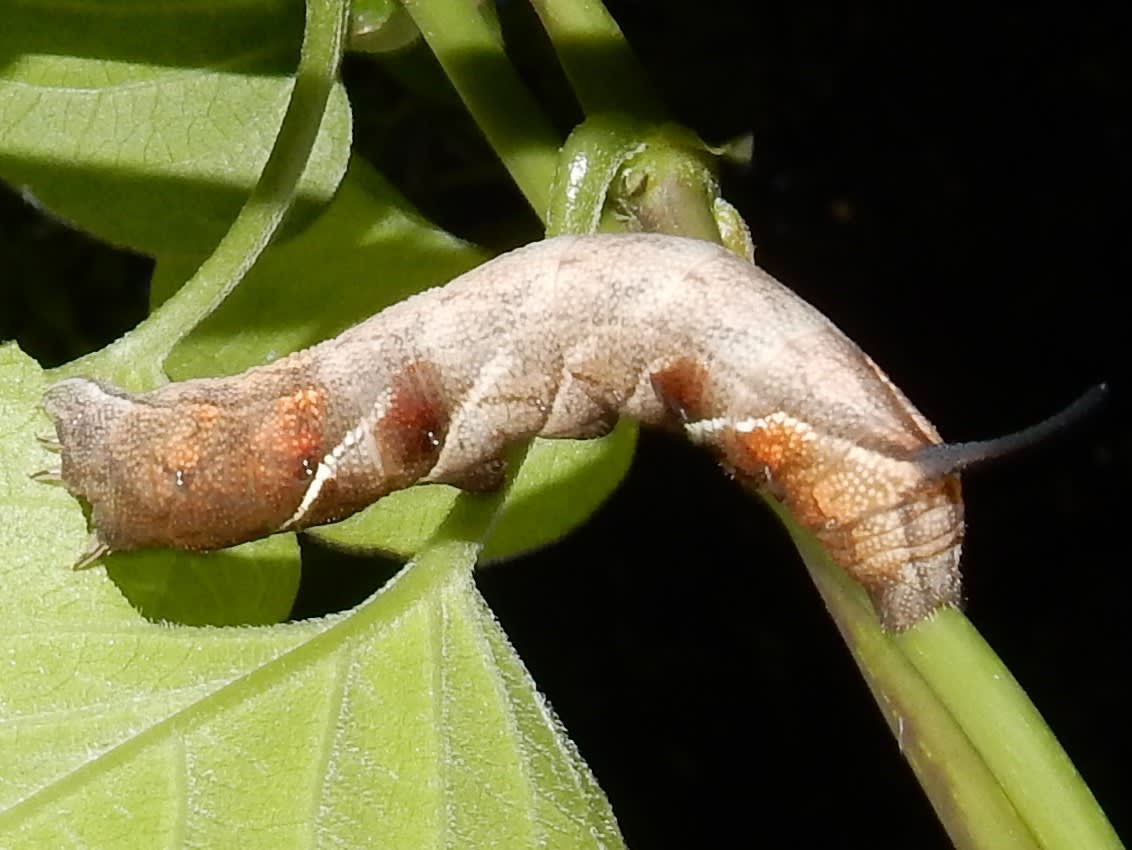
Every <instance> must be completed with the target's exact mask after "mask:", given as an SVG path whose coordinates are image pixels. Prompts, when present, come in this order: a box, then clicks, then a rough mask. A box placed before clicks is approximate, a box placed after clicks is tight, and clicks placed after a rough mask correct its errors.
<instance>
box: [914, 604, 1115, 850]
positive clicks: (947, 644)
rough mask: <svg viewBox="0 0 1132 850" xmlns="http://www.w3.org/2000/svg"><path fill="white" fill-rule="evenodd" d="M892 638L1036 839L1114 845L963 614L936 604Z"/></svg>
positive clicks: (1066, 847)
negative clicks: (933, 612) (933, 611)
mask: <svg viewBox="0 0 1132 850" xmlns="http://www.w3.org/2000/svg"><path fill="white" fill-rule="evenodd" d="M892 640H893V642H894V643H895V644H896V645H897V646H898V647H900V649H901V651H902V652H903V653H904V655H905V657H907V658H908V659H909V661H910V662H911V663H912V665H913V666H915V668H916V670H917V671H918V672H919V673H920V675H921V676H922V677H923V679H924V681H925V682H926V683H927V685H928V686H929V687H930V688H931V689H932V690H933V691H934V692H935V693H936V694H937V696H938V697H939V700H940V702H941V703H942V704H943V705H944V707H945V708H946V709H947V710H948V711H949V712H950V714H951V716H952V717H954V718H955V720H956V722H957V723H958V724H959V725H960V726H961V727H962V728H963V730H964V732H965V733H966V735H967V737H968V738H969V739H970V741H971V744H972V745H973V746H974V748H975V749H976V750H977V751H978V752H979V754H980V755H981V756H982V758H983V759H984V761H985V762H986V764H987V766H988V767H989V769H990V770H991V771H992V772H993V773H994V775H995V777H996V778H997V780H998V782H999V783H1000V785H1001V786H1002V788H1003V791H1004V792H1005V793H1006V795H1007V797H1009V799H1010V801H1011V803H1013V805H1014V808H1015V809H1016V810H1017V811H1018V813H1019V815H1020V816H1021V818H1022V819H1023V820H1024V821H1025V822H1026V824H1027V826H1028V827H1029V828H1030V831H1031V832H1032V833H1033V834H1034V835H1035V836H1036V837H1037V839H1038V844H1039V846H1041V847H1042V848H1045V850H1081V848H1088V850H1100V848H1118V847H1120V846H1122V845H1121V843H1120V839H1119V838H1118V837H1117V836H1116V833H1115V832H1114V831H1113V829H1112V826H1111V825H1110V824H1109V822H1108V820H1107V819H1106V818H1105V816H1104V813H1103V812H1101V810H1100V807H1099V806H1098V805H1097V801H1096V799H1095V798H1094V797H1093V794H1092V792H1091V791H1090V790H1089V789H1088V787H1087V786H1086V785H1085V783H1084V781H1082V779H1081V776H1080V775H1079V774H1078V773H1077V770H1076V769H1075V768H1074V767H1073V763H1072V762H1071V761H1070V760H1069V756H1067V755H1066V753H1065V751H1064V750H1063V749H1062V748H1061V745H1060V744H1058V742H1057V739H1056V738H1054V735H1053V732H1051V731H1050V729H1049V727H1048V726H1047V725H1046V723H1045V721H1044V720H1043V719H1042V716H1041V715H1040V714H1039V713H1038V710H1037V709H1036V708H1035V707H1034V704H1033V703H1032V702H1030V699H1029V698H1028V697H1027V696H1026V694H1025V692H1024V691H1023V690H1022V688H1021V686H1019V684H1018V682H1017V680H1015V678H1014V677H1013V676H1012V675H1011V674H1010V671H1009V670H1008V669H1007V668H1006V666H1005V665H1004V664H1003V663H1002V661H1001V660H1000V659H999V658H998V656H997V655H995V653H994V651H993V650H992V649H991V648H990V646H988V645H987V643H986V642H985V641H984V640H983V638H982V636H981V635H980V634H979V633H978V632H977V631H976V630H975V628H974V626H973V625H971V623H970V621H968V620H967V618H965V617H964V616H963V615H962V614H961V613H959V612H958V611H955V610H949V611H944V612H941V614H939V615H938V616H936V617H934V618H933V619H932V620H930V621H928V622H926V623H922V624H921V625H919V626H916V627H915V628H912V629H909V630H908V631H906V632H903V633H901V634H898V635H894V636H893V637H892Z"/></svg>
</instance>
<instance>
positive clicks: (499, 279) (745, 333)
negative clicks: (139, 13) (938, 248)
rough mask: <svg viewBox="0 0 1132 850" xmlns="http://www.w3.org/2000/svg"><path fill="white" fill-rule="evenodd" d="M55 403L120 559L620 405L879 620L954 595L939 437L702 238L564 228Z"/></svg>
mask: <svg viewBox="0 0 1132 850" xmlns="http://www.w3.org/2000/svg"><path fill="white" fill-rule="evenodd" d="M44 407H45V409H46V410H47V412H48V413H49V415H50V416H51V417H52V418H53V420H54V423H55V428H56V433H57V436H58V440H59V443H60V447H61V453H62V469H61V477H62V480H63V483H64V484H65V485H66V487H67V488H68V490H69V491H70V492H71V493H73V494H74V495H76V496H79V497H81V498H83V499H85V500H86V501H87V502H88V503H89V504H90V505H91V509H92V523H93V527H94V534H95V536H96V539H97V541H98V543H99V545H100V546H101V547H102V548H103V549H104V550H107V551H113V550H125V549H137V548H142V547H150V546H173V547H178V548H185V549H195V550H208V549H216V548H221V547H224V546H230V545H233V544H236V543H240V542H244V541H247V540H251V539H255V538H258V537H262V536H265V535H268V534H271V533H274V532H276V531H280V530H285V529H300V528H304V527H308V526H312V525H318V524H321V523H326V522H331V521H334V520H338V519H341V518H343V517H346V516H348V515H350V514H352V513H354V512H356V511H358V510H360V509H361V508H363V507H365V506H367V505H369V504H371V503H372V502H374V501H375V500H377V499H378V498H380V497H381V496H383V495H385V494H387V493H389V492H391V491H394V490H397V489H401V488H404V487H408V486H410V485H412V484H415V483H423V482H446V483H450V484H455V485H457V486H461V487H465V488H470V489H484V488H490V487H491V486H493V485H494V484H496V483H497V482H498V481H499V480H500V476H501V472H502V465H501V463H502V462H501V457H502V453H503V451H504V449H505V448H506V447H507V446H508V445H509V444H511V443H513V442H515V441H520V440H526V439H528V438H531V437H534V436H540V435H541V436H544V437H563V438H567V437H569V438H586V437H594V436H597V435H600V434H603V433H605V432H607V431H608V430H609V429H610V428H611V427H612V425H613V424H614V423H615V422H616V420H617V419H618V418H619V417H623V416H624V417H629V418H632V419H634V420H637V421H638V422H640V423H642V424H644V425H650V426H660V427H667V428H675V429H681V430H682V431H684V432H685V433H686V434H687V435H688V436H689V437H690V438H691V439H692V440H693V441H694V442H696V443H699V444H702V445H704V446H706V447H707V448H709V449H710V450H712V451H713V452H714V453H715V454H716V455H717V456H718V457H719V459H720V460H721V462H722V464H723V465H724V466H725V467H726V468H727V469H728V470H729V471H730V472H732V473H733V474H734V475H736V476H737V477H739V478H740V479H742V480H743V481H744V482H746V483H749V484H751V485H752V486H755V487H764V488H769V489H770V490H771V492H773V494H774V495H775V496H776V497H778V498H780V499H781V500H782V501H783V502H784V503H785V504H786V506H787V507H788V508H789V509H790V511H791V512H792V513H793V514H794V516H795V517H796V518H797V519H798V520H799V521H800V522H801V523H802V524H804V525H805V526H807V527H808V528H810V529H811V530H813V531H814V532H815V533H816V535H817V536H818V538H819V539H820V540H821V541H822V542H823V544H824V545H825V546H826V548H827V549H828V551H829V552H830V554H831V556H832V557H833V558H834V560H835V561H836V562H837V563H838V564H840V565H841V566H842V567H843V568H844V569H845V570H847V571H848V572H849V573H850V574H851V575H852V576H854V577H855V578H856V579H857V580H859V581H860V582H861V583H862V584H863V585H864V586H865V588H866V589H867V590H868V592H869V594H870V595H871V597H872V599H873V601H874V604H875V606H876V608H877V611H878V614H879V616H880V618H881V620H882V622H883V623H884V625H885V626H886V627H889V628H896V629H899V628H905V627H908V626H910V625H912V624H914V623H916V622H918V621H919V620H921V619H923V618H925V617H928V616H930V615H931V614H932V613H933V612H934V611H936V610H937V609H939V608H940V607H942V606H947V605H954V604H956V603H957V602H958V599H959V592H960V574H959V555H960V548H961V542H962V537H963V503H962V499H961V496H960V488H959V481H958V477H957V475H956V474H955V473H954V471H953V469H941V468H940V465H939V464H938V463H928V462H925V461H923V460H921V454H920V453H922V452H923V451H924V450H925V449H927V448H928V447H931V446H938V445H939V444H940V438H939V435H938V434H937V433H936V431H935V429H934V428H933V427H932V425H931V424H930V423H929V422H928V421H927V420H926V419H925V418H924V417H923V416H921V415H920V413H919V412H918V411H917V410H916V409H915V408H914V407H913V406H912V404H911V403H910V402H909V401H908V400H907V399H906V398H905V396H904V395H903V394H902V393H901V392H900V391H899V390H898V389H897V388H896V387H895V386H893V384H892V383H891V382H890V381H889V380H888V378H887V377H886V376H885V375H884V373H883V372H882V371H881V370H880V369H879V368H878V367H877V366H876V365H875V364H874V363H873V362H872V361H871V360H870V359H869V358H868V357H867V356H866V355H865V354H864V353H863V352H862V351H861V350H860V349H859V348H857V346H856V345H854V344H853V343H852V342H851V341H850V340H849V339H848V338H846V337H845V336H844V335H843V334H842V333H841V332H840V331H838V330H837V328H835V327H834V326H833V325H832V324H831V323H830V322H829V320H827V319H826V318H825V317H824V316H822V315H821V314H820V313H819V312H818V311H817V310H815V309H814V308H813V307H811V306H810V305H808V304H807V303H805V302H804V301H802V300H801V299H800V298H799V297H798V296H796V295H795V294H793V293H792V292H790V291H789V290H788V289H786V288H785V287H784V286H782V285H781V284H779V283H778V282H777V281H775V280H774V279H773V278H772V277H770V276H769V275H768V274H766V273H765V272H763V271H762V270H760V269H758V268H757V267H756V266H754V265H752V264H751V263H749V262H747V261H745V260H743V259H741V258H739V257H737V256H735V255H733V254H731V253H730V252H728V251H726V250H724V249H723V248H721V247H719V246H717V245H713V244H710V243H706V242H700V241H696V240H691V239H684V238H678V237H671V236H660V235H650V234H628V235H597V236H582V237H570V236H564V237H557V238H554V239H549V240H546V241H543V242H539V243H535V244H533V245H529V246H526V247H524V248H520V249H518V250H516V251H513V252H511V253H509V254H505V255H503V256H500V257H497V258H496V259H494V260H492V261H490V262H488V263H486V264H484V265H482V266H480V267H478V268H476V269H474V270H472V271H470V272H468V273H466V274H464V275H462V276H461V277H459V278H457V279H455V280H454V281H452V282H451V283H449V284H448V285H447V286H444V287H440V288H437V289H433V290H429V291H427V292H423V293H421V294H419V295H416V296H414V297H412V298H409V299H407V300H406V301H403V302H401V303H399V304H396V305H394V306H392V307H390V308H388V309H387V310H384V311H383V312H381V313H379V314H377V315H376V316H374V317H372V318H370V319H368V320H366V321H364V322H362V323H361V324H359V325H357V326H355V327H353V328H351V329H350V330H347V331H346V332H344V333H343V334H341V335H340V336H338V337H336V338H334V339H331V340H328V341H326V342H323V343H321V344H319V345H316V346H314V347H312V348H310V349H307V350H305V351H301V352H298V353H296V354H292V355H290V356H288V357H285V358H282V359H280V360H278V361H276V362H274V363H271V364H269V365H266V366H261V367H257V368H253V369H250V370H248V371H247V372H245V373H243V374H241V375H237V376H233V377H227V378H213V379H199V380H191V381H184V382H180V383H173V384H168V385H166V386H163V387H161V388H159V389H157V390H154V391H152V392H147V393H140V394H136V395H135V394H129V393H126V392H123V391H121V390H119V389H117V388H114V387H111V386H108V385H105V384H102V383H99V382H97V381H93V380H88V379H83V378H72V379H68V380H64V381H61V382H60V383H58V384H56V385H54V386H53V387H51V388H50V389H49V390H48V391H47V393H46V395H45V397H44Z"/></svg>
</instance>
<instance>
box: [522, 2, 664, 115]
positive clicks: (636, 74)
mask: <svg viewBox="0 0 1132 850" xmlns="http://www.w3.org/2000/svg"><path fill="white" fill-rule="evenodd" d="M531 5H533V6H534V9H535V12H537V13H538V16H539V19H540V20H541V21H542V25H543V28H544V29H545V30H546V34H547V35H548V36H549V37H550V41H551V43H552V44H553V45H554V50H555V52H556V53H557V54H558V60H559V62H561V63H562V68H563V70H565V72H566V76H567V77H568V78H569V80H570V85H571V87H572V88H573V89H574V94H575V95H576V96H577V98H578V102H579V103H580V104H581V105H582V109H583V111H584V112H585V113H586V115H588V116H592V115H596V114H598V113H601V112H620V113H622V114H625V115H632V116H633V117H635V118H638V119H642V120H646V121H652V122H655V123H660V122H662V121H664V120H666V115H665V109H664V106H663V104H661V102H660V99H659V98H658V97H657V95H656V92H655V91H654V89H653V87H652V84H651V82H650V81H649V78H648V75H647V74H646V73H645V71H644V69H643V68H642V67H641V65H640V63H639V62H638V61H637V57H636V55H635V54H634V53H633V50H632V48H631V47H630V46H629V44H628V42H627V41H625V36H624V35H623V34H622V32H621V28H620V27H619V26H618V25H617V21H615V20H614V19H613V17H612V16H611V15H610V14H609V11H608V10H607V9H606V8H605V6H604V5H603V4H602V2H601V0H532V3H531Z"/></svg>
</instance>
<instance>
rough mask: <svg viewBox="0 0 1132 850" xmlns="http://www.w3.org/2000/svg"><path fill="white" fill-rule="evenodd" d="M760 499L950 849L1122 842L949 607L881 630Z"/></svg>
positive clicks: (851, 589) (851, 590)
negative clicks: (899, 628)
mask: <svg viewBox="0 0 1132 850" xmlns="http://www.w3.org/2000/svg"><path fill="white" fill-rule="evenodd" d="M771 504H772V507H774V509H775V511H776V512H777V513H778V514H779V515H780V517H781V518H782V520H783V522H784V523H785V525H786V527H787V529H788V530H789V531H790V534H791V536H792V537H793V538H794V543H795V545H796V546H797V547H798V551H799V552H800V553H801V555H802V558H803V560H804V561H805V563H806V566H807V568H808V569H809V571H810V575H811V577H812V578H813V579H814V583H815V584H816V585H817V587H818V590H819V591H820V593H821V595H822V599H823V600H824V601H825V603H826V606H827V607H828V608H829V611H830V614H831V615H832V616H833V619H834V621H835V622H836V624H837V627H838V629H839V630H840V631H841V634H842V637H843V638H844V639H845V643H846V645H847V646H848V647H849V649H850V651H851V652H852V653H853V658H854V660H855V661H856V662H857V666H858V667H859V668H860V670H861V673H862V675H864V677H865V680H866V682H867V683H868V685H869V689H870V690H871V691H872V693H873V697H874V698H875V699H876V701H877V704H878V705H879V706H880V709H881V712H882V713H883V714H884V717H885V719H886V721H887V722H888V725H889V727H890V728H891V729H892V732H893V734H894V735H895V736H896V740H897V743H898V744H899V746H900V750H901V752H902V753H903V754H904V756H905V757H906V758H907V759H908V761H909V763H910V764H911V765H912V768H913V770H914V771H915V772H916V775H917V778H918V779H919V780H920V784H921V786H922V787H923V789H924V791H925V793H926V794H927V795H928V798H929V799H930V800H931V802H932V806H933V807H934V808H935V810H936V814H937V815H938V816H939V818H940V821H941V822H942V823H943V825H944V827H945V828H946V829H947V832H948V834H949V835H950V836H951V840H952V841H953V842H954V843H955V846H956V847H959V848H978V849H979V850H999V848H1040V850H1116V848H1120V847H1121V846H1122V845H1121V843H1120V840H1119V839H1118V838H1117V836H1116V834H1115V833H1114V832H1113V830H1112V827H1111V826H1110V825H1109V824H1108V821H1107V820H1106V819H1105V816H1104V814H1103V813H1102V812H1101V810H1100V808H1099V807H1098V806H1097V803H1096V801H1095V800H1094V799H1093V797H1092V794H1091V793H1090V792H1089V790H1088V788H1086V787H1085V785H1084V783H1083V782H1082V781H1081V779H1080V777H1079V776H1078V775H1077V773H1076V771H1075V770H1074V769H1073V766H1072V764H1071V763H1070V761H1069V759H1068V757H1067V756H1066V755H1065V752H1064V751H1063V750H1062V749H1061V746H1060V745H1059V744H1058V743H1057V740H1056V739H1055V738H1054V736H1053V734H1052V733H1051V732H1050V730H1049V728H1048V727H1047V726H1046V725H1045V723H1044V722H1043V721H1042V719H1041V716H1040V715H1039V714H1038V712H1037V710H1036V709H1035V708H1034V706H1033V704H1032V703H1031V702H1030V700H1029V698H1028V697H1027V696H1026V694H1025V692H1023V691H1022V689H1021V687H1019V685H1018V683H1017V681H1015V679H1014V677H1013V676H1011V675H1010V672H1009V671H1008V670H1007V669H1006V668H1005V667H1004V666H1003V664H1002V662H1001V661H999V659H998V658H997V657H996V656H995V654H994V652H993V651H992V650H991V649H990V647H989V646H987V644H986V643H985V642H984V641H983V639H982V638H981V637H980V636H979V634H978V632H976V631H975V629H974V627H973V626H972V625H971V624H970V623H969V622H968V621H967V619H966V618H965V617H964V616H963V615H962V614H961V613H960V612H958V611H955V610H946V611H942V612H940V613H939V614H937V615H936V616H935V617H933V618H932V619H931V620H929V621H927V622H924V623H921V624H919V625H917V626H915V627H913V628H911V629H909V630H907V631H906V632H903V633H900V634H895V635H890V634H885V633H884V632H883V631H881V628H880V624H879V622H878V621H877V618H876V615H875V613H874V612H873V609H872V605H871V604H870V602H869V600H868V598H867V597H866V596H865V594H864V591H863V590H862V589H861V588H860V587H859V586H858V585H857V584H856V583H855V582H854V581H852V580H851V579H850V578H849V577H848V576H847V575H846V574H845V572H844V571H843V570H841V569H839V568H838V567H837V566H835V565H834V564H833V563H832V562H831V561H830V560H829V556H828V555H826V553H825V552H824V550H823V549H822V548H821V546H820V544H818V543H817V541H816V540H815V539H814V537H813V535H811V534H810V533H809V532H807V531H805V530H803V529H801V528H800V527H799V526H798V525H797V523H795V522H794V521H793V520H792V519H791V518H790V517H789V516H788V515H787V513H786V512H785V510H784V509H782V508H781V507H780V506H779V505H777V504H775V503H773V502H772V503H771ZM879 822H880V821H878V823H879Z"/></svg>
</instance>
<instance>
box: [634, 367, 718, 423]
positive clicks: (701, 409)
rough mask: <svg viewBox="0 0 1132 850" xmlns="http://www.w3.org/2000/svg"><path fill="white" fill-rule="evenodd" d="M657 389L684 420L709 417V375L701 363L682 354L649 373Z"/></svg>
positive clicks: (673, 411) (675, 413) (667, 406)
mask: <svg viewBox="0 0 1132 850" xmlns="http://www.w3.org/2000/svg"><path fill="white" fill-rule="evenodd" d="M649 380H650V381H651V382H652V386H653V390H654V391H655V392H656V395H657V398H659V399H660V400H661V402H662V403H663V404H664V406H665V407H666V408H667V409H668V411H669V413H671V414H672V416H673V417H674V418H675V419H676V420H677V421H678V422H679V423H680V424H684V423H687V422H694V421H696V420H698V419H706V418H708V417H710V416H711V415H712V414H711V412H710V411H709V410H708V398H707V395H708V390H707V388H708V375H707V370H706V369H704V367H703V366H701V365H700V364H699V363H697V362H695V361H694V360H690V359H688V358H686V357H682V358H680V359H679V360H676V361H674V362H673V363H671V364H670V365H668V366H665V367H664V368H663V369H659V370H658V371H656V372H653V373H652V374H651V375H649Z"/></svg>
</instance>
